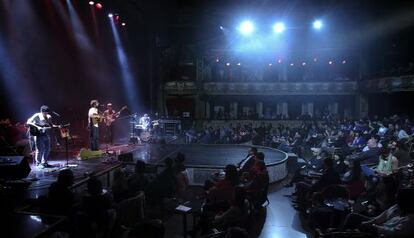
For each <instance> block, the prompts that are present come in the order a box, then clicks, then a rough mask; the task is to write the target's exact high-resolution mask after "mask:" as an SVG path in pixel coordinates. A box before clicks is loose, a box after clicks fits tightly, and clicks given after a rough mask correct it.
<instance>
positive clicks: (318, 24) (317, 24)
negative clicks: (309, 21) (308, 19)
mask: <svg viewBox="0 0 414 238" xmlns="http://www.w3.org/2000/svg"><path fill="white" fill-rule="evenodd" d="M322 27H323V23H322V21H321V20H315V21H314V22H313V28H314V29H316V30H320V29H321V28H322Z"/></svg>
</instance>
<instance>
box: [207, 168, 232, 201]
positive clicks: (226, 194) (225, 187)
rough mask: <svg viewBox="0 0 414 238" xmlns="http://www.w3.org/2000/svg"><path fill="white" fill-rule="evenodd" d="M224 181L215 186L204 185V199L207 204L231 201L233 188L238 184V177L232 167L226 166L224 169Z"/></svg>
mask: <svg viewBox="0 0 414 238" xmlns="http://www.w3.org/2000/svg"><path fill="white" fill-rule="evenodd" d="M224 171H225V176H224V179H221V180H219V181H217V183H216V184H214V185H213V184H208V183H206V186H205V189H206V199H207V202H208V203H216V202H224V203H228V202H229V201H231V199H232V196H233V192H234V187H235V186H237V185H238V184H239V175H238V172H237V168H236V166H234V165H227V166H226V168H225V170H224Z"/></svg>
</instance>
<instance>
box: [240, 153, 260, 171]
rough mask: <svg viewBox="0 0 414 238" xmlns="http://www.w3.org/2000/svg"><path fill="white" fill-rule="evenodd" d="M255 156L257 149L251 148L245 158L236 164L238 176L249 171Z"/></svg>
mask: <svg viewBox="0 0 414 238" xmlns="http://www.w3.org/2000/svg"><path fill="white" fill-rule="evenodd" d="M256 154H257V148H256V147H251V148H250V150H249V152H248V153H247V156H246V157H245V158H244V159H243V160H242V161H240V162H239V163H238V164H237V167H238V169H239V171H240V174H243V173H244V172H249V171H250V169H251V168H252V167H253V165H254V161H255V156H256Z"/></svg>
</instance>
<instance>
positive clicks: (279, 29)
mask: <svg viewBox="0 0 414 238" xmlns="http://www.w3.org/2000/svg"><path fill="white" fill-rule="evenodd" d="M284 31H285V24H284V23H283V22H277V23H275V24H274V25H273V32H275V33H282V32H284Z"/></svg>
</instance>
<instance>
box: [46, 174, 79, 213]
mask: <svg viewBox="0 0 414 238" xmlns="http://www.w3.org/2000/svg"><path fill="white" fill-rule="evenodd" d="M73 180H74V178H73V172H72V170H70V169H65V170H62V171H60V172H59V175H58V179H57V181H56V182H54V183H52V184H51V185H50V187H49V195H48V201H47V204H44V205H45V209H46V212H50V213H52V214H56V215H69V214H70V213H71V211H72V207H73V205H74V203H75V198H74V194H73V192H72V190H71V188H70V187H71V186H72V185H73Z"/></svg>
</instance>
